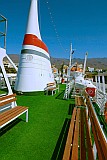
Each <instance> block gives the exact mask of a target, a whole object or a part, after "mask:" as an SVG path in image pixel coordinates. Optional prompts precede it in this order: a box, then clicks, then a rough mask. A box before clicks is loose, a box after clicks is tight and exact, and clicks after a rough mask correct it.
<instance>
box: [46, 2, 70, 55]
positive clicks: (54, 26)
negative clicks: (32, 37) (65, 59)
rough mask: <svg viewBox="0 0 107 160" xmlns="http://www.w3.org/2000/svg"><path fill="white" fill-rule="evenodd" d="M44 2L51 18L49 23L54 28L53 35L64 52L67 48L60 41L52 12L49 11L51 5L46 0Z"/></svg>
mask: <svg viewBox="0 0 107 160" xmlns="http://www.w3.org/2000/svg"><path fill="white" fill-rule="evenodd" d="M45 3H46V4H47V9H48V12H49V16H50V20H51V23H52V26H53V29H54V32H55V35H56V39H57V41H58V43H59V46H60V47H61V48H62V49H63V51H64V52H65V53H67V52H68V49H65V48H64V47H63V45H62V43H61V40H60V36H59V34H58V31H57V28H56V24H55V22H54V18H53V14H52V12H51V7H50V6H49V1H47V0H46V1H45Z"/></svg>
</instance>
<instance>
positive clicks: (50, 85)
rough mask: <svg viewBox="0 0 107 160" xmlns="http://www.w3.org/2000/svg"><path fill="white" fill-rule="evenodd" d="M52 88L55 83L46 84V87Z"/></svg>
mask: <svg viewBox="0 0 107 160" xmlns="http://www.w3.org/2000/svg"><path fill="white" fill-rule="evenodd" d="M52 86H56V84H55V83H48V84H47V87H52Z"/></svg>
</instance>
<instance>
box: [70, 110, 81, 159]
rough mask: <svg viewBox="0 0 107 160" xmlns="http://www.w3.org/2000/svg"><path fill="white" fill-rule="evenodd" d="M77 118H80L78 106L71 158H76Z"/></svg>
mask: <svg viewBox="0 0 107 160" xmlns="http://www.w3.org/2000/svg"><path fill="white" fill-rule="evenodd" d="M79 119H80V108H78V109H77V116H76V124H75V130H74V139H73V145H72V155H71V160H78V138H79Z"/></svg>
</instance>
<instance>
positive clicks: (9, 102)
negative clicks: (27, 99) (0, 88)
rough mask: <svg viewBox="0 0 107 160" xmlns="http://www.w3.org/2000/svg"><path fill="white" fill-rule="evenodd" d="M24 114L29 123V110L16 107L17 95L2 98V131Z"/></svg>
mask: <svg viewBox="0 0 107 160" xmlns="http://www.w3.org/2000/svg"><path fill="white" fill-rule="evenodd" d="M24 113H26V122H28V108H27V107H24V106H17V105H16V94H11V95H5V96H2V97H0V129H1V128H2V127H4V126H6V125H7V124H9V123H10V122H12V121H13V120H15V119H16V118H18V117H19V116H20V115H22V114H24Z"/></svg>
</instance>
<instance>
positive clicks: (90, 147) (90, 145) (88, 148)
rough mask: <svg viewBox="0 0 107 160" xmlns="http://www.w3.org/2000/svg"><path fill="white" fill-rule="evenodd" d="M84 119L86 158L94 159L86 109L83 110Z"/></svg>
mask: <svg viewBox="0 0 107 160" xmlns="http://www.w3.org/2000/svg"><path fill="white" fill-rule="evenodd" d="M84 120H85V121H84V122H85V124H86V125H85V127H86V142H87V151H88V159H91V160H94V153H93V147H92V141H91V135H90V129H89V125H88V116H87V114H86V110H84Z"/></svg>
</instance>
